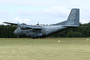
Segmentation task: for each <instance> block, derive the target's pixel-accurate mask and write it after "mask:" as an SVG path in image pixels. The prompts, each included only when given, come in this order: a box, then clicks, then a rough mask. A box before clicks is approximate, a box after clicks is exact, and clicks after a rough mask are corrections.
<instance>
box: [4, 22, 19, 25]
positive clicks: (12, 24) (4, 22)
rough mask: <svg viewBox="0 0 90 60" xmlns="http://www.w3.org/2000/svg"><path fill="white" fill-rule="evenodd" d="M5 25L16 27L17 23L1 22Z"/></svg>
mask: <svg viewBox="0 0 90 60" xmlns="http://www.w3.org/2000/svg"><path fill="white" fill-rule="evenodd" d="M3 23H5V24H11V25H18V24H17V23H10V22H3Z"/></svg>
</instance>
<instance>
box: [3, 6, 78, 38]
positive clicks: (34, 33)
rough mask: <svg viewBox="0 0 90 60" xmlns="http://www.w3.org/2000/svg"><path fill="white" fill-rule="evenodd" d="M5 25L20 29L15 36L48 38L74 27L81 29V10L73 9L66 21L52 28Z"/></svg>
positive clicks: (15, 32)
mask: <svg viewBox="0 0 90 60" xmlns="http://www.w3.org/2000/svg"><path fill="white" fill-rule="evenodd" d="M3 23H6V24H11V25H17V26H18V28H17V29H16V30H15V31H14V34H15V35H18V36H24V35H26V36H29V37H31V38H38V37H46V36H48V35H50V34H52V33H55V32H57V31H62V30H65V29H67V28H72V27H79V9H77V8H73V9H72V10H71V12H70V14H69V16H68V19H67V20H66V21H63V22H60V23H56V24H53V25H51V26H41V25H23V24H17V23H9V22H3Z"/></svg>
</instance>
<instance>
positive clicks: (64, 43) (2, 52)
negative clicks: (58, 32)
mask: <svg viewBox="0 0 90 60" xmlns="http://www.w3.org/2000/svg"><path fill="white" fill-rule="evenodd" d="M0 60H90V41H89V38H45V39H30V38H0Z"/></svg>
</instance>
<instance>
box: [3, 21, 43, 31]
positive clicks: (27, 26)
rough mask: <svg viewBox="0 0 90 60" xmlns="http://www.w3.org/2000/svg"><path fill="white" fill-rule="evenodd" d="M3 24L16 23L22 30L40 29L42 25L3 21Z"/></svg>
mask: <svg viewBox="0 0 90 60" xmlns="http://www.w3.org/2000/svg"><path fill="white" fill-rule="evenodd" d="M3 23H5V24H10V25H17V26H19V27H20V28H21V29H22V30H26V29H35V30H41V29H42V27H41V26H37V25H35V26H33V25H23V24H17V23H10V22H3Z"/></svg>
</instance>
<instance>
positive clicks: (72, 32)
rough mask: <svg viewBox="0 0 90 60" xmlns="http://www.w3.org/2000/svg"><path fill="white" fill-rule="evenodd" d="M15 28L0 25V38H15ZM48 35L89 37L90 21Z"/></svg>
mask: <svg viewBox="0 0 90 60" xmlns="http://www.w3.org/2000/svg"><path fill="white" fill-rule="evenodd" d="M16 28H17V27H12V26H11V25H0V38H17V37H18V36H16V35H14V33H13V32H14V30H15V29H16ZM49 37H90V23H87V24H80V27H77V28H69V29H66V30H63V31H59V32H57V33H55V34H52V35H50V36H49Z"/></svg>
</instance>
